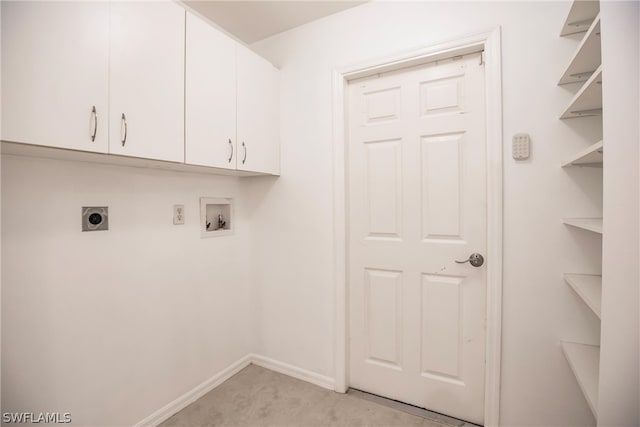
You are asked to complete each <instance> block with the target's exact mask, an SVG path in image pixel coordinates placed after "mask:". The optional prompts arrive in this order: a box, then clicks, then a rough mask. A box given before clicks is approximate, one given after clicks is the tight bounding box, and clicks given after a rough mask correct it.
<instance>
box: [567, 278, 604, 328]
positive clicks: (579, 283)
mask: <svg viewBox="0 0 640 427" xmlns="http://www.w3.org/2000/svg"><path fill="white" fill-rule="evenodd" d="M564 281H565V282H567V284H568V285H569V286H571V289H573V290H574V291H575V292H576V294H578V296H579V297H580V298H582V300H583V301H584V303H585V304H586V305H587V306H588V307H589V308H590V309H591V310H592V311H593V312H594V313H595V314H596V316H598V318H600V310H601V307H602V276H596V275H594V274H569V273H567V274H565V275H564Z"/></svg>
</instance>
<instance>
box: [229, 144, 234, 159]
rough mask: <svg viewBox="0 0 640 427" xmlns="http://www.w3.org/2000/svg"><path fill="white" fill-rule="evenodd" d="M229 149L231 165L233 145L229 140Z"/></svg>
mask: <svg viewBox="0 0 640 427" xmlns="http://www.w3.org/2000/svg"><path fill="white" fill-rule="evenodd" d="M229 148H231V154H229V163H231V159H233V143H232V142H231V140H229Z"/></svg>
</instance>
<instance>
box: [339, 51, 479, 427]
mask: <svg viewBox="0 0 640 427" xmlns="http://www.w3.org/2000/svg"><path fill="white" fill-rule="evenodd" d="M484 90H485V83H484V66H483V65H481V57H480V53H476V54H471V55H466V56H464V57H462V58H454V59H450V60H445V61H439V62H434V63H430V64H426V65H421V66H418V67H412V68H407V69H403V70H399V71H394V72H391V73H386V74H379V75H376V76H373V77H367V78H363V79H359V80H355V81H352V82H350V85H349V97H350V98H349V224H350V225H349V241H350V250H349V260H350V261H349V286H350V313H351V314H350V336H351V344H350V386H351V387H353V388H356V389H360V390H364V391H368V392H371V393H375V394H378V395H382V396H385V397H389V398H392V399H396V400H400V401H403V402H407V403H410V404H413V405H417V406H420V407H423V408H427V409H429V410H432V411H436V412H440V413H443V414H447V415H450V416H453V417H457V418H460V419H463V420H467V421H471V422H474V423H478V424H482V423H483V421H484V365H485V304H486V268H485V265H481V266H479V267H474V266H472V265H471V264H470V263H469V262H467V263H464V264H458V263H456V262H455V261H456V260H459V261H462V260H466V259H468V258H469V256H470V255H471V254H472V253H480V254H484V253H485V250H486V247H487V244H486V241H487V235H486V234H487V228H486V212H487V206H486V194H487V193H486V137H485V92H484ZM486 262H491V260H486Z"/></svg>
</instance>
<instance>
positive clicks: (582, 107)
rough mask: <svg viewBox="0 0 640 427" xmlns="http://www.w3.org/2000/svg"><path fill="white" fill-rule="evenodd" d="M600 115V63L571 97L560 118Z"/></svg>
mask: <svg viewBox="0 0 640 427" xmlns="http://www.w3.org/2000/svg"><path fill="white" fill-rule="evenodd" d="M600 115H602V65H600V66H598V69H597V70H596V71H594V72H593V74H592V75H591V77H589V79H588V80H587V81H586V82H585V84H584V85H583V86H582V87H581V88H580V90H579V91H578V93H577V94H576V96H574V97H573V99H572V100H571V102H570V103H569V105H568V106H567V108H566V109H565V111H564V113H562V115H561V116H560V118H561V119H571V118H574V117H587V116H600Z"/></svg>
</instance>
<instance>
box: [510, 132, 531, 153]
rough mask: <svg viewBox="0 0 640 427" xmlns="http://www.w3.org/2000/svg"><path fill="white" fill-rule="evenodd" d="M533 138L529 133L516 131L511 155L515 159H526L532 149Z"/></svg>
mask: <svg viewBox="0 0 640 427" xmlns="http://www.w3.org/2000/svg"><path fill="white" fill-rule="evenodd" d="M530 146H531V138H529V134H528V133H516V134H515V135H513V140H512V142H511V155H512V156H513V158H514V159H515V160H526V159H528V158H529V155H530V154H531V153H530V150H531V147H530Z"/></svg>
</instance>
